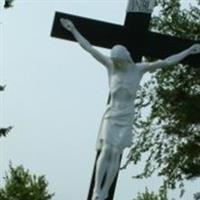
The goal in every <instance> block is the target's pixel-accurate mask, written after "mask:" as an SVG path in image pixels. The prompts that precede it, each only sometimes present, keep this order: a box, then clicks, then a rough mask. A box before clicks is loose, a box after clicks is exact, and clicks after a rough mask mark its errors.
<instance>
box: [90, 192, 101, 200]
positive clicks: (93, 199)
mask: <svg viewBox="0 0 200 200" xmlns="http://www.w3.org/2000/svg"><path fill="white" fill-rule="evenodd" d="M92 200H101V199H100V197H99V195H98V194H96V193H94V195H93V197H92Z"/></svg>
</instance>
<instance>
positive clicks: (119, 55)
mask: <svg viewBox="0 0 200 200" xmlns="http://www.w3.org/2000/svg"><path fill="white" fill-rule="evenodd" d="M110 57H111V59H112V60H113V61H114V62H131V61H132V58H131V55H130V53H129V51H128V50H127V48H126V47H124V46H122V45H115V46H114V47H113V48H112V49H111V53H110Z"/></svg>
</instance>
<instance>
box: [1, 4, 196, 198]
mask: <svg viewBox="0 0 200 200" xmlns="http://www.w3.org/2000/svg"><path fill="white" fill-rule="evenodd" d="M183 3H184V5H186V3H188V1H187V0H185V1H183ZM126 5H127V1H126V0H107V1H105V0H104V1H103V0H87V1H86V0H73V1H72V0H43V1H42V0H24V1H22V0H16V2H15V7H14V8H13V9H10V10H3V8H2V6H3V0H0V6H1V8H0V9H1V11H0V22H2V24H1V25H0V83H1V84H4V83H5V84H7V88H6V91H5V92H4V93H1V94H0V95H1V96H0V98H1V107H0V122H1V124H0V125H1V126H7V125H14V130H13V131H12V132H11V133H10V134H9V136H8V137H7V138H1V147H0V163H1V168H0V181H1V182H0V184H2V183H3V182H2V177H3V175H4V172H5V170H7V169H8V163H9V161H10V160H11V161H12V162H13V164H14V165H15V166H16V165H20V164H22V165H23V166H24V167H25V168H26V169H30V171H31V172H32V173H35V174H37V175H42V174H44V175H46V178H47V180H48V181H49V189H50V191H51V192H55V193H56V195H55V197H54V198H53V200H66V199H67V200H85V199H86V197H87V194H88V189H89V184H90V178H91V175H92V169H93V164H94V159H95V143H96V136H97V133H98V128H99V124H100V120H101V116H102V114H103V112H104V109H105V104H106V101H107V96H108V85H107V74H106V70H105V69H104V67H103V66H101V65H100V64H99V63H97V61H95V60H94V59H93V58H92V57H91V56H90V55H89V54H88V53H86V52H84V50H82V49H81V48H80V47H79V46H78V45H77V44H76V43H73V42H69V41H64V40H58V39H55V38H51V37H50V31H51V25H52V21H53V17H54V13H55V11H63V12H66V13H71V14H75V15H80V16H84V17H89V18H94V19H99V20H103V21H108V22H114V23H119V24H122V23H123V21H124V17H125V14H126V13H125V9H126ZM99 50H101V51H102V52H104V53H105V54H108V53H109V51H108V50H105V49H100V48H99ZM147 78H148V74H147V75H146V76H145V77H144V80H143V81H145V79H147ZM125 154H126V153H125ZM140 169H141V165H140V166H133V165H130V166H129V167H128V169H127V170H126V171H122V172H121V173H120V177H119V180H118V184H117V189H116V195H115V199H116V200H132V199H133V197H136V195H137V193H138V192H143V191H144V190H145V187H148V188H149V189H150V190H154V191H156V190H157V189H158V187H159V185H160V183H161V180H160V178H157V177H153V178H151V179H148V180H134V179H132V178H131V177H132V175H133V174H135V173H136V172H139V171H140ZM198 184H199V182H197V181H196V182H194V183H193V184H192V183H191V182H189V183H187V191H186V194H185V196H184V197H183V198H182V199H183V200H189V199H192V194H193V193H194V192H196V191H198V190H199V185H198ZM178 194H179V193H178V192H176V191H175V192H173V193H171V194H170V196H171V197H175V198H176V199H179V198H178Z"/></svg>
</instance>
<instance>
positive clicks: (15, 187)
mask: <svg viewBox="0 0 200 200" xmlns="http://www.w3.org/2000/svg"><path fill="white" fill-rule="evenodd" d="M4 179H5V185H4V187H2V188H0V199H1V200H51V199H52V197H53V196H54V194H50V193H49V192H48V190H47V187H48V183H47V181H46V179H45V177H44V176H39V177H37V176H36V175H31V174H30V172H29V171H28V170H24V168H23V167H22V166H18V167H16V168H14V167H12V165H11V164H10V167H9V173H8V174H6V176H5V178H4Z"/></svg>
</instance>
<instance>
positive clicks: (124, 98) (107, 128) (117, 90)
mask: <svg viewBox="0 0 200 200" xmlns="http://www.w3.org/2000/svg"><path fill="white" fill-rule="evenodd" d="M60 22H61V24H62V26H63V27H64V28H65V29H67V30H68V31H70V32H71V33H72V34H73V35H74V37H75V39H76V40H77V41H78V43H79V44H80V46H81V47H83V49H85V50H86V51H87V52H89V53H90V54H91V55H92V56H93V57H94V58H95V59H96V60H98V61H99V62H100V63H101V64H103V65H104V66H105V67H106V69H107V72H108V77H109V89H110V95H111V99H110V102H109V104H108V105H107V108H106V111H105V113H104V115H103V118H102V122H101V126H100V132H99V137H98V142H97V149H98V150H101V153H100V156H99V158H98V161H97V167H96V174H95V187H94V191H93V197H92V200H105V199H106V198H107V196H108V192H109V189H110V187H111V185H112V183H113V181H114V179H115V177H116V175H117V172H118V170H119V167H120V155H121V154H122V151H123V150H124V149H125V148H126V147H130V146H131V145H132V125H133V122H134V100H135V98H136V92H137V89H138V87H139V83H140V80H141V78H142V76H143V75H144V73H145V72H147V71H151V70H155V69H158V68H166V67H170V66H173V65H176V64H177V63H179V62H180V61H181V60H183V59H184V58H186V57H187V56H189V55H191V54H198V53H200V44H195V45H193V46H192V47H190V48H188V49H186V50H184V51H182V52H181V53H178V54H176V55H173V56H170V57H168V58H166V59H164V60H159V61H156V62H153V63H134V62H133V60H132V58H131V55H130V53H129V51H128V50H127V49H126V47H124V46H122V45H116V46H114V47H113V48H112V49H111V54H110V56H105V55H103V54H102V53H101V52H99V51H98V50H96V49H95V48H94V47H93V46H92V45H91V44H90V43H89V42H88V41H87V40H86V39H85V38H84V37H83V36H82V35H81V34H80V33H79V32H78V30H77V29H76V27H75V26H74V24H73V23H72V22H71V21H70V20H68V19H61V20H60ZM104 177H105V182H104V184H103V186H102V182H103V179H104Z"/></svg>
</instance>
